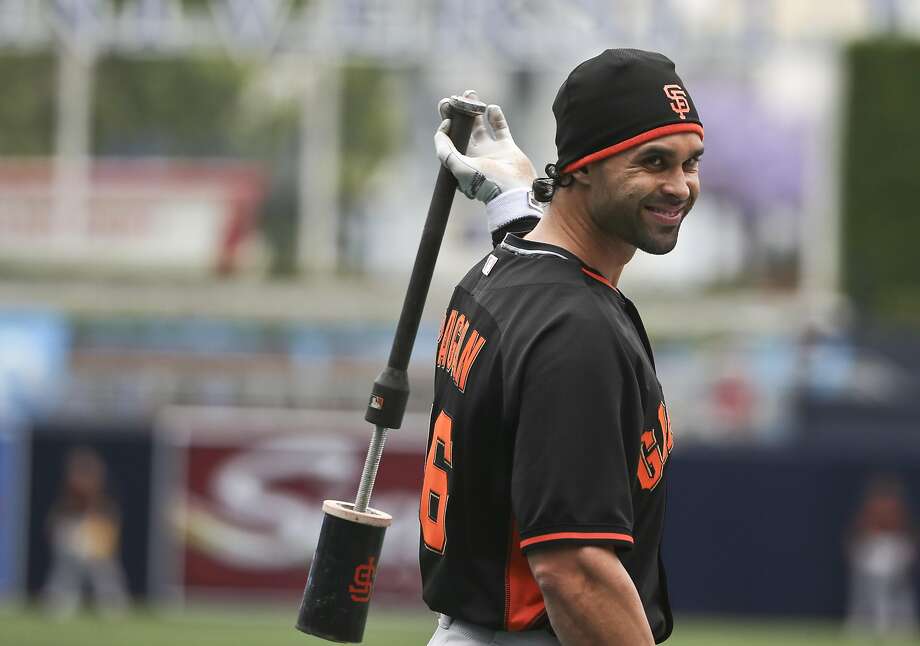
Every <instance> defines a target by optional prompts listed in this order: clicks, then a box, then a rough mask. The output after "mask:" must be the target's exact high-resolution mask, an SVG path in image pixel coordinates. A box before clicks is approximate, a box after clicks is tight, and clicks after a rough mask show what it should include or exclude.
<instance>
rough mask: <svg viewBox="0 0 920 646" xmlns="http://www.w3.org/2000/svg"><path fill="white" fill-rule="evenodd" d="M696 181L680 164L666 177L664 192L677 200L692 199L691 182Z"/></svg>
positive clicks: (662, 188)
mask: <svg viewBox="0 0 920 646" xmlns="http://www.w3.org/2000/svg"><path fill="white" fill-rule="evenodd" d="M692 181H694V180H693V179H692V178H691V177H690V175H689V174H688V173H685V172H684V169H683V168H682V167H680V166H678V167H677V168H675V169H674V170H672V171H671V172H670V173H669V174H668V175H667V177H666V178H665V182H664V185H663V186H662V187H661V190H662V192H663V193H664V194H665V195H668V196H669V197H671V198H672V199H674V200H675V201H679V202H686V201H687V200H688V199H690V192H691V189H690V183H691V182H692Z"/></svg>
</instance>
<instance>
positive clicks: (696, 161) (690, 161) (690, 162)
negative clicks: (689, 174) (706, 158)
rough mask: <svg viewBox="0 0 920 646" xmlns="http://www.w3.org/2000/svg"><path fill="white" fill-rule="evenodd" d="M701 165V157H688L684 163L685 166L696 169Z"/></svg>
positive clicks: (688, 168)
mask: <svg viewBox="0 0 920 646" xmlns="http://www.w3.org/2000/svg"><path fill="white" fill-rule="evenodd" d="M699 167H700V160H699V157H694V158H693V159H688V160H687V161H686V162H685V163H684V168H686V169H687V170H696V169H697V168H699Z"/></svg>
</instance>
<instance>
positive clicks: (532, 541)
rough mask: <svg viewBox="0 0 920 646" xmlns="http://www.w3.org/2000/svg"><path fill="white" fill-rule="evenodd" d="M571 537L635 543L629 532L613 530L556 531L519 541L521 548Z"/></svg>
mask: <svg viewBox="0 0 920 646" xmlns="http://www.w3.org/2000/svg"><path fill="white" fill-rule="evenodd" d="M572 539H586V540H610V541H625V542H627V543H629V544H633V543H635V541H634V540H633V537H632V536H630V535H629V534H617V533H614V532H556V533H555V534H544V535H543V536H534V537H532V538H525V539H524V540H522V541H521V549H524V548H525V547H529V546H531V545H536V544H538V543H546V542H548V541H559V540H572Z"/></svg>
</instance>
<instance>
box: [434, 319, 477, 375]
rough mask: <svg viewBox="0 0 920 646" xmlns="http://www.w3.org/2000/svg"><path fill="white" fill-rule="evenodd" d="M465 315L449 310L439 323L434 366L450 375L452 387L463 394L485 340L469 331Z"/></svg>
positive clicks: (474, 332)
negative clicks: (439, 329) (436, 355)
mask: <svg viewBox="0 0 920 646" xmlns="http://www.w3.org/2000/svg"><path fill="white" fill-rule="evenodd" d="M470 327H471V326H470V320H469V319H468V318H467V317H466V314H461V313H460V312H458V311H457V310H451V311H450V313H449V314H448V315H447V316H445V317H444V321H442V322H441V331H440V333H439V334H438V357H437V362H436V365H437V367H438V368H441V369H443V370H444V371H446V372H447V374H448V375H450V378H451V379H452V380H453V382H454V385H455V386H456V387H457V388H458V389H459V390H460V392H463V391H465V390H466V381H467V378H468V377H469V375H470V370H471V369H472V367H473V363H474V362H475V361H476V357H478V356H479V352H480V351H481V350H482V347H483V346H484V345H485V344H486V339H485V337H484V336H482V335H481V334H480V333H479V332H478V331H477V330H476V329H472V330H471V329H470Z"/></svg>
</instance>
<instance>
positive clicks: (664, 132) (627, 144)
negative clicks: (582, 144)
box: [562, 123, 703, 173]
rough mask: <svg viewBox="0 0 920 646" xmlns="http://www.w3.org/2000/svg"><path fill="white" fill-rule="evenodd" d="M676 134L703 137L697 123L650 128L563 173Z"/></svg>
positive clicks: (574, 163) (578, 162)
mask: <svg viewBox="0 0 920 646" xmlns="http://www.w3.org/2000/svg"><path fill="white" fill-rule="evenodd" d="M678 132H695V133H696V134H698V135H699V136H700V138H701V139H702V137H703V126H701V125H700V124H698V123H672V124H671V125H668V126H661V127H659V128H652V129H651V130H647V131H646V132H643V133H640V134H638V135H636V136H635V137H630V138H629V139H627V140H626V141H621V142H620V143H618V144H614V145H612V146H607V147H606V148H604V149H602V150H598V151H597V152H596V153H591V154H590V155H587V156H586V157H582V158H581V159H578V160H576V161H573V162H572V163H571V164H569V165H568V166H566V167H565V168H563V169H562V172H563V173H571V172H573V171H576V170H578V169H579V168H581V167H582V166H587V165H588V164H590V163H591V162H596V161H599V160H601V159H606V158H607V157H611V156H613V155H616V154H617V153H620V152H623V151H624V150H626V149H627V148H633V147H634V146H638V145H639V144H644V143H645V142H646V141H651V140H652V139H658V138H659V137H667V136H668V135H674V134H677V133H678Z"/></svg>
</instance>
